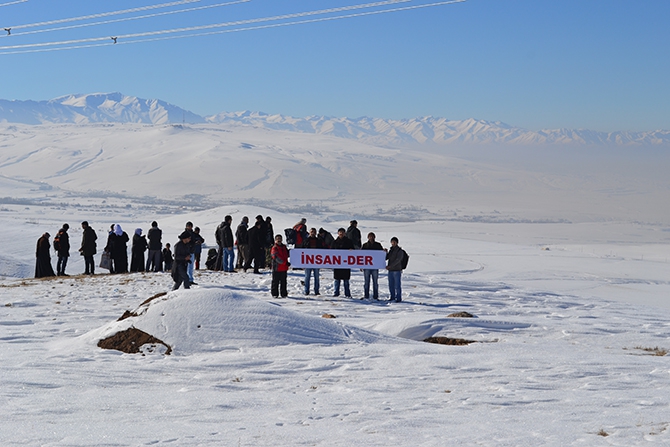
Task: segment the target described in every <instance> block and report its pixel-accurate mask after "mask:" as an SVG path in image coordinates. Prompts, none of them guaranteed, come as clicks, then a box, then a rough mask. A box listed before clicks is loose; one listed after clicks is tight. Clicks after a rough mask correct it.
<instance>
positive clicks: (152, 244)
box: [146, 220, 163, 272]
mask: <svg viewBox="0 0 670 447" xmlns="http://www.w3.org/2000/svg"><path fill="white" fill-rule="evenodd" d="M162 238H163V230H161V229H160V228H158V222H156V221H155V220H154V221H153V222H151V228H149V231H148V232H147V239H148V244H149V254H148V255H147V265H146V270H147V272H150V271H152V270H153V271H154V272H160V271H162V270H163V265H162V262H161V249H162V248H163V243H162V242H161V239H162Z"/></svg>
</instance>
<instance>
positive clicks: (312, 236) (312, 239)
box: [302, 228, 326, 295]
mask: <svg viewBox="0 0 670 447" xmlns="http://www.w3.org/2000/svg"><path fill="white" fill-rule="evenodd" d="M302 248H311V249H323V248H326V247H325V246H324V245H323V242H321V239H319V238H318V237H317V236H316V228H310V230H309V236H307V239H305V241H304V242H303V243H302ZM312 274H314V295H320V293H319V269H318V268H308V267H305V295H309V280H310V279H311V277H312Z"/></svg>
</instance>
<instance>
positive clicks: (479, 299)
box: [0, 124, 670, 446]
mask: <svg viewBox="0 0 670 447" xmlns="http://www.w3.org/2000/svg"><path fill="white" fill-rule="evenodd" d="M0 145H1V146H2V150H1V152H0V188H1V191H2V192H1V193H0V200H1V203H0V222H1V223H2V226H3V230H4V239H5V242H4V244H3V250H2V253H0V275H3V277H4V278H3V279H1V280H0V296H1V297H2V299H1V300H0V305H2V306H3V307H0V309H1V313H0V370H1V374H2V377H3V379H4V380H3V386H2V388H1V390H2V391H1V392H0V402H2V406H1V408H0V443H2V445H45V446H89V445H119V446H121V445H231V446H234V445H238V446H244V445H286V446H289V445H290V446H293V445H323V446H326V445H342V446H345V445H347V446H348V445H407V446H409V445H427V446H442V445H489V446H501V445H510V446H512V445H513V446H518V445H528V446H531V445H532V446H534V445H552V446H565V445H584V446H593V445H620V446H632V445H647V444H650V443H652V444H658V445H666V444H668V443H669V442H670V404H669V402H670V364H669V363H668V362H669V360H668V359H669V358H670V357H669V356H667V355H659V354H663V353H664V351H665V350H667V349H670V317H668V316H667V315H668V310H667V309H669V308H670V302H669V300H668V298H669V297H670V280H669V279H668V272H669V270H670V263H669V260H668V254H669V253H668V252H669V250H668V249H669V248H670V212H669V210H668V209H667V199H668V193H669V192H670V179H669V178H668V177H667V175H666V172H667V168H668V166H670V164H669V163H668V160H669V158H668V153H667V149H666V150H663V148H644V147H642V148H640V147H615V148H592V147H579V148H574V147H539V148H538V147H490V148H481V147H473V148H468V147H426V148H417V147H414V148H393V147H376V146H371V145H368V144H364V143H360V142H356V141H351V140H343V139H338V138H334V137H329V136H320V135H307V134H298V133H292V132H282V131H274V130H268V129H262V128H254V127H249V126H239V125H227V124H221V125H214V124H200V125H161V126H150V125H131V124H123V125H122V124H97V125H85V126H77V125H43V126H25V125H10V124H3V125H2V127H1V128H0ZM226 214H231V215H233V217H234V224H235V225H236V224H237V223H238V222H239V220H240V219H241V217H242V216H243V215H247V216H249V217H250V218H251V219H252V220H253V217H254V216H255V215H256V214H262V215H264V216H266V215H270V216H272V218H273V224H274V228H275V233H279V232H281V230H283V229H284V228H287V227H290V226H292V225H293V224H295V222H296V221H298V220H299V219H300V218H301V217H306V218H307V220H308V225H309V226H315V227H317V228H318V227H324V228H326V229H328V230H330V231H332V232H334V231H335V230H336V229H337V228H338V227H340V226H347V225H348V221H349V219H351V218H356V219H358V221H359V223H360V225H359V226H360V228H361V231H362V233H363V234H366V233H367V232H368V231H374V232H375V233H376V234H377V237H378V240H380V241H381V242H382V243H383V245H384V246H385V247H388V241H389V239H390V237H391V236H397V237H398V238H399V239H400V245H401V246H403V248H405V249H406V250H407V251H408V253H409V254H410V256H411V259H410V265H409V267H408V270H407V271H406V272H405V274H404V276H403V293H404V296H403V299H404V301H403V302H402V303H393V304H389V303H387V302H384V301H380V302H376V301H369V300H360V299H359V298H361V297H362V296H363V292H362V283H363V278H362V274H361V273H360V272H357V271H354V272H353V277H352V291H353V295H354V298H355V299H353V300H349V299H344V298H341V297H337V298H335V297H332V296H331V295H332V281H331V280H330V279H331V278H332V273H331V272H330V271H327V270H325V271H322V274H321V284H322V290H321V293H322V295H320V296H319V297H315V296H313V295H309V296H304V295H303V293H302V288H301V286H300V280H301V279H302V275H301V272H300V271H293V272H291V273H290V275H289V298H288V299H283V300H281V299H280V300H273V299H272V298H271V297H270V294H269V283H270V275H269V273H267V272H266V273H265V274H263V275H253V274H251V273H248V274H245V273H236V274H223V273H218V272H209V271H199V272H197V273H196V278H197V279H196V281H197V282H198V283H199V285H198V286H197V287H196V288H194V289H193V290H191V291H178V292H173V293H169V294H168V295H165V296H163V297H161V298H160V299H157V300H155V301H156V302H155V303H153V302H152V304H151V305H149V310H147V312H146V313H144V314H141V315H139V316H137V317H133V318H130V319H127V320H123V321H122V322H116V320H117V319H118V318H119V317H121V315H122V314H123V313H124V312H125V311H127V310H136V309H139V308H140V307H141V306H140V304H141V303H142V302H144V301H145V300H146V299H148V298H149V297H152V296H155V295H156V294H158V293H161V292H167V291H168V290H169V289H170V288H171V285H172V281H171V279H170V277H169V275H167V274H165V273H138V274H128V275H118V276H111V275H106V274H103V273H102V272H99V273H100V274H99V275H96V276H95V277H83V276H75V274H77V273H80V272H81V271H83V262H82V260H81V259H80V258H79V257H78V256H73V257H72V258H71V261H70V264H69V266H68V272H69V273H70V274H72V275H73V276H72V277H69V278H58V279H47V280H35V279H30V277H31V276H32V272H33V269H34V249H35V242H36V240H37V238H38V237H39V236H40V235H41V234H42V233H43V232H45V231H49V232H50V233H51V234H54V233H55V232H56V231H57V230H58V228H59V227H60V226H61V225H62V223H64V222H69V223H70V226H71V230H70V237H71V240H72V242H73V246H75V247H76V246H77V243H78V241H79V240H80V237H81V230H80V229H79V228H78V223H79V222H81V221H82V220H88V221H89V222H91V224H92V225H93V227H94V228H95V229H96V231H97V233H98V237H99V238H100V240H99V245H98V246H99V247H100V246H101V244H103V243H104V239H105V234H106V229H107V228H109V225H110V224H112V223H120V224H121V225H122V226H123V227H124V229H125V230H126V231H127V232H128V233H129V234H130V233H131V232H132V231H133V230H134V228H136V227H141V228H143V229H144V230H145V232H146V230H147V228H148V226H149V222H151V221H152V220H157V221H158V222H159V224H160V226H161V227H162V228H163V230H164V239H163V240H164V242H171V243H174V242H176V237H177V235H178V234H179V232H180V231H181V230H182V229H183V225H184V223H185V222H186V221H187V220H191V221H193V222H194V223H195V225H198V226H200V227H201V228H202V230H203V235H204V237H205V239H206V243H209V244H210V245H212V242H213V233H214V229H215V227H216V225H218V223H219V222H220V221H221V220H222V218H223V216H224V215H226ZM73 251H74V250H73ZM54 262H55V259H54ZM380 289H381V297H382V298H385V297H387V296H388V292H387V283H386V275H385V274H384V273H383V272H382V273H381V274H380ZM462 311H467V312H469V313H470V314H472V315H474V316H475V317H474V318H453V317H448V315H450V314H452V313H456V312H462ZM325 314H328V315H332V316H335V317H336V318H334V319H333V318H322V316H323V315H325ZM124 324H133V325H134V326H136V327H138V328H141V329H142V330H144V331H145V332H148V333H150V334H152V335H154V336H156V337H157V338H160V339H161V340H163V341H165V342H166V343H167V344H169V345H171V346H172V347H173V351H172V353H171V354H170V355H165V353H164V351H162V350H160V349H159V350H157V351H154V352H148V351H146V352H145V353H144V355H141V354H123V353H120V352H118V351H113V350H103V349H100V348H98V347H97V346H96V343H97V340H99V339H100V338H101V337H102V334H109V333H110V331H111V332H114V330H116V329H115V328H120V327H122V326H123V325H124ZM430 336H445V337H453V338H463V339H468V340H472V341H475V342H476V343H472V344H469V345H466V346H444V345H434V344H429V343H424V342H422V341H421V340H423V339H424V338H427V337H430Z"/></svg>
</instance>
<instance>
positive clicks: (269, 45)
mask: <svg viewBox="0 0 670 447" xmlns="http://www.w3.org/2000/svg"><path fill="white" fill-rule="evenodd" d="M15 1H16V0H0V27H1V28H7V27H11V28H12V31H11V32H12V35H11V36H5V37H2V38H0V64H2V70H0V98H3V99H22V100H25V99H33V100H44V99H51V98H54V97H57V96H62V95H66V94H71V93H94V92H112V91H119V92H122V93H124V94H126V95H132V96H139V97H142V98H159V99H163V100H165V101H168V102H171V103H173V104H176V105H179V106H181V107H184V108H186V109H189V110H191V111H193V112H195V113H198V114H201V115H209V114H214V113H218V112H221V111H238V110H254V111H263V112H267V113H281V114H286V115H293V116H308V115H327V116H348V117H352V118H355V117H360V116H374V117H382V118H412V117H416V116H426V115H433V116H441V117H446V118H449V119H466V118H477V119H486V120H492V121H503V122H506V123H508V124H511V125H515V126H520V127H525V128H528V129H532V130H538V129H542V128H560V127H568V128H588V129H593V130H602V131H612V130H655V129H670V87H669V86H668V84H669V81H668V80H669V79H670V26H668V23H670V2H669V1H667V0H626V1H624V0H558V1H544V0H468V1H465V2H463V3H458V4H451V5H444V6H435V7H431V8H424V9H415V10H407V11H403V12H394V13H388V14H377V15H368V16H364V17H355V18H350V19H346V20H332V21H322V22H316V23H309V24H300V25H291V26H282V27H275V28H263V29H256V30H249V31H239V32H230V33H221V34H211V35H206V36H202V35H201V36H197V37H189V38H181V37H180V36H183V35H184V33H182V34H169V35H162V36H174V37H180V38H176V39H171V40H161V41H152V42H143V43H129V42H132V41H135V40H139V39H143V38H131V37H128V38H124V37H120V38H119V39H118V42H119V44H117V45H114V44H113V43H112V40H111V39H110V37H111V36H125V35H128V34H135V33H146V32H151V31H160V30H170V29H174V28H181V27H194V26H200V25H206V24H217V23H223V22H228V21H233V20H247V19H257V18H264V17H270V16H275V15H280V14H291V13H299V12H303V11H315V10H321V9H326V8H334V7H339V6H347V5H349V6H351V5H359V4H363V3H366V2H365V1H360V0H359V1H356V0H250V1H247V2H242V3H239V4H235V5H229V6H225V7H218V8H211V9H206V10H200V11H193V12H190V13H179V14H171V15H164V16H156V17H151V18H147V19H143V20H124V21H117V22H115V23H108V24H104V25H103V24H100V25H95V26H88V27H81V28H73V29H64V30H59V31H49V32H40V33H33V34H22V33H26V32H29V31H30V32H32V31H38V30H45V29H49V28H54V27H69V26H72V25H79V24H85V23H91V22H99V21H109V20H118V19H127V18H130V17H133V16H138V15H150V14H156V13H162V12H167V11H175V10H179V9H185V8H194V7H203V6H208V5H214V4H219V3H223V2H224V1H222V0H200V1H192V0H191V2H190V3H182V4H179V5H174V6H171V7H163V8H157V9H148V10H145V11H138V12H134V13H127V14H124V15H113V16H106V17H99V18H92V19H88V20H80V21H71V22H62V23H58V24H47V25H42V26H24V27H22V26H21V25H31V24H35V23H38V22H44V21H52V20H58V19H66V18H76V17H81V16H86V15H92V14H99V13H104V12H112V11H119V10H124V9H130V8H140V7H145V6H150V5H161V4H165V3H168V2H174V1H178V0H114V1H111V0H94V1H91V0H27V1H19V2H17V3H15V4H10V3H14V2H15ZM229 1H233V0H229ZM433 1H437V0H433ZM426 3H429V1H426V0H413V1H407V2H405V3H400V4H396V5H387V6H377V7H375V8H366V9H360V10H355V11H350V12H349V14H351V13H356V12H363V11H379V10H383V9H388V8H398V7H407V6H413V5H421V4H426ZM3 5H7V6H3ZM333 15H334V14H332V13H331V14H330V15H325V16H324V15H318V16H311V18H312V19H313V18H319V17H332V16H333ZM290 20H291V19H287V20H284V21H283V22H281V21H279V22H273V23H286V22H288V21H290ZM293 20H295V19H293ZM267 23H268V22H262V23H259V25H264V24H267ZM245 26H249V25H245ZM239 27H240V26H238V28H239ZM224 29H234V27H228V28H215V29H210V30H209V31H221V30H224ZM3 33H4V32H3ZM193 33H194V32H188V33H185V34H193ZM4 34H6V33H4ZM94 38H102V39H103V40H102V41H100V42H98V41H84V42H76V43H71V44H64V45H54V46H48V47H19V48H7V47H10V46H12V47H13V46H17V45H35V44H44V43H52V42H60V41H80V40H86V39H94ZM91 44H93V45H98V46H88V45H91ZM78 45H84V46H88V47H86V48H78V49H72V50H58V51H45V52H29V53H18V54H10V53H11V52H15V51H26V50H35V49H43V48H48V49H58V48H62V47H67V46H78Z"/></svg>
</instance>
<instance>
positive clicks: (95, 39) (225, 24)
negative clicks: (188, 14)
mask: <svg viewBox="0 0 670 447" xmlns="http://www.w3.org/2000/svg"><path fill="white" fill-rule="evenodd" d="M411 1H412V0H386V1H381V2H374V3H362V4H357V5H351V6H342V7H338V8H328V9H320V10H317V11H305V12H298V13H293V14H283V15H279V16H272V17H263V18H257V19H247V20H237V21H234V22H223V23H215V24H211V25H198V26H190V27H184V28H172V29H167V30H159V31H148V32H144V33H134V34H124V35H118V36H116V37H117V38H118V39H133V38H138V37H147V36H157V35H161V34H175V33H183V32H188V31H199V30H205V29H212V28H223V27H230V26H239V25H247V24H251V23H262V22H271V21H277V20H286V19H294V18H298V17H307V16H312V15H321V14H332V13H337V12H344V11H352V10H356V9H365V8H374V7H377V6H385V5H389V4H396V3H407V2H411ZM104 40H109V37H107V36H106V37H90V38H86V39H74V40H63V41H56V42H42V43H30V44H21V45H5V46H0V50H10V49H19V48H39V47H47V46H58V45H72V44H77V43H87V42H100V41H104Z"/></svg>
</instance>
